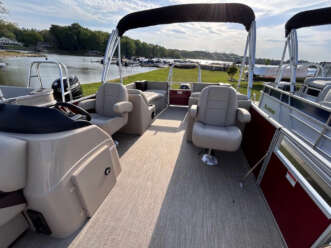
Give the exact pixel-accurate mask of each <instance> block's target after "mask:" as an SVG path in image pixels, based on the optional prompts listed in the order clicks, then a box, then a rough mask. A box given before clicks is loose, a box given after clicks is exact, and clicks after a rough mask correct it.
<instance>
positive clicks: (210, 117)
mask: <svg viewBox="0 0 331 248" xmlns="http://www.w3.org/2000/svg"><path fill="white" fill-rule="evenodd" d="M237 108H238V103H237V96H236V91H235V89H233V88H232V87H228V86H208V87H206V88H204V89H203V90H202V91H201V96H200V101H199V110H198V121H200V122H202V123H204V124H207V125H215V126H231V125H235V123H236V113H237Z"/></svg>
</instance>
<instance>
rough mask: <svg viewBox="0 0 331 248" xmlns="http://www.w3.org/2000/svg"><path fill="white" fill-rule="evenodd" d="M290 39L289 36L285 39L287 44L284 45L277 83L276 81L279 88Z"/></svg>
mask: <svg viewBox="0 0 331 248" xmlns="http://www.w3.org/2000/svg"><path fill="white" fill-rule="evenodd" d="M288 39H289V38H287V39H286V41H285V46H284V49H283V54H282V58H281V60H280V63H279V68H278V72H277V77H276V79H275V83H276V87H277V88H278V86H279V82H280V81H281V80H282V77H283V64H284V60H285V55H286V49H287V45H288Z"/></svg>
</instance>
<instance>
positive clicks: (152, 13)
mask: <svg viewBox="0 0 331 248" xmlns="http://www.w3.org/2000/svg"><path fill="white" fill-rule="evenodd" d="M184 22H233V23H240V24H242V25H244V26H245V29H246V30H247V31H248V36H247V40H246V46H245V52H244V56H243V61H242V64H241V69H240V78H239V80H238V86H239V85H240V81H241V77H242V73H243V68H244V66H245V63H246V57H247V52H248V51H249V55H248V58H249V76H248V89H247V95H248V97H250V96H251V89H252V87H253V71H254V70H253V69H254V64H255V47H256V27H255V14H254V12H253V10H252V9H251V8H250V7H248V6H247V5H244V4H238V3H219V4H182V5H173V6H167V7H162V8H156V9H150V10H144V11H139V12H134V13H131V14H128V15H126V16H124V17H123V18H122V19H121V20H120V21H119V23H118V24H117V27H116V29H114V30H113V31H112V33H111V34H110V36H109V40H108V44H107V48H106V51H105V57H104V68H103V72H102V78H101V81H102V83H105V82H106V81H107V76H108V73H109V68H110V64H111V60H112V57H113V55H114V53H115V51H116V49H118V65H119V66H118V68H119V75H120V80H121V83H123V79H122V63H121V54H120V51H121V47H120V46H121V45H120V37H121V36H123V34H124V33H125V32H126V31H128V30H130V29H135V28H140V27H148V26H155V25H160V24H171V23H184Z"/></svg>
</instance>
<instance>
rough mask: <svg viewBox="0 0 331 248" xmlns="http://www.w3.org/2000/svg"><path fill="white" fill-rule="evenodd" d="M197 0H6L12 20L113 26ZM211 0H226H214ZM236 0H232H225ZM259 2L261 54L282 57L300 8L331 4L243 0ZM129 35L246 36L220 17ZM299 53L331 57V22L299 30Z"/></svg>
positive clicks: (209, 45)
mask: <svg viewBox="0 0 331 248" xmlns="http://www.w3.org/2000/svg"><path fill="white" fill-rule="evenodd" d="M195 2H196V3H198V2H207V1H203V0H200V1H196V0H160V1H156V0H155V1H152V0H144V1H142V0H126V1H124V0H4V4H5V6H6V7H7V9H8V10H9V14H8V16H7V20H8V21H11V22H15V23H17V24H18V25H19V26H20V27H25V28H36V29H45V28H48V27H49V26H50V25H51V24H57V25H68V24H71V23H73V22H78V23H80V24H81V25H82V26H85V27H88V28H90V29H94V30H103V31H108V32H110V31H111V30H112V29H113V28H114V27H115V26H116V23H117V22H118V20H119V19H120V18H121V17H123V16H124V15H125V14H128V13H131V12H134V11H137V10H143V9H148V8H154V7H160V6H166V5H170V4H181V3H195ZM208 2H217V3H219V2H222V1H220V0H210V1H208ZM223 2H232V1H223ZM235 2H241V3H245V4H247V5H249V6H250V7H252V8H253V10H254V12H255V15H256V17H257V18H256V22H257V51H256V53H257V57H266V58H276V59H279V58H280V56H281V52H282V49H283V45H284V41H285V38H284V24H285V22H286V21H287V20H288V19H289V18H290V17H291V16H292V15H294V14H296V13H297V12H300V11H303V10H308V9H315V8H322V7H328V6H331V1H330V0H313V1H312V0H273V1H270V0H259V1H256V0H247V1H241V0H237V1H235ZM126 35H128V36H130V37H132V38H137V39H140V40H143V41H146V42H150V43H154V44H160V45H163V46H165V47H167V48H178V49H186V50H207V51H212V52H214V51H217V52H234V53H237V54H242V53H243V49H244V43H245V39H246V32H245V30H244V28H243V26H241V25H238V24H222V23H221V24H220V23H186V24H171V25H162V26H157V27H148V28H141V29H136V30H130V31H128V32H127V33H126ZM298 37H299V57H300V58H301V59H308V60H311V61H331V25H327V26H321V27H313V28H303V29H299V30H298Z"/></svg>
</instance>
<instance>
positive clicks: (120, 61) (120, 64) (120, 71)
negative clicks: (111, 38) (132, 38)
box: [117, 38, 123, 84]
mask: <svg viewBox="0 0 331 248" xmlns="http://www.w3.org/2000/svg"><path fill="white" fill-rule="evenodd" d="M117 54H118V70H119V74H120V82H121V84H123V78H122V58H121V39H120V38H118V51H117Z"/></svg>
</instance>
